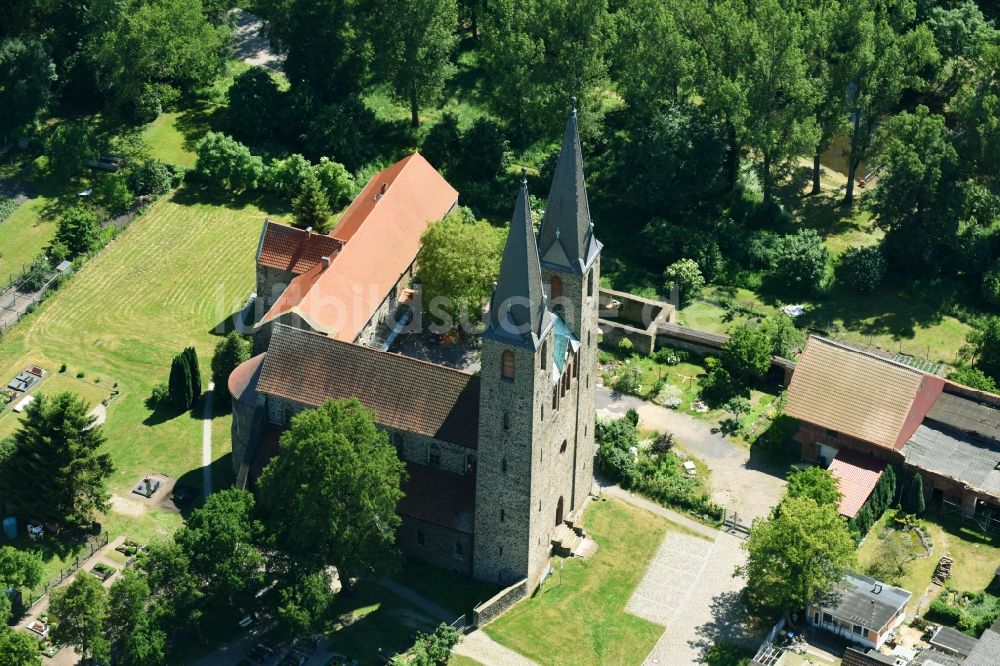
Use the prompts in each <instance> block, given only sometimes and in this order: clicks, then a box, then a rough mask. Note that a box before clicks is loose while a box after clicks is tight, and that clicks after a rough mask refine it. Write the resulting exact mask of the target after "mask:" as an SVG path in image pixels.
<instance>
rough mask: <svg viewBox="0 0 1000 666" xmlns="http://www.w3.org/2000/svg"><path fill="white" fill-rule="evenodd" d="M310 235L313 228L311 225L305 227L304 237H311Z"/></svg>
mask: <svg viewBox="0 0 1000 666" xmlns="http://www.w3.org/2000/svg"><path fill="white" fill-rule="evenodd" d="M312 235H313V228H312V227H306V238H311V237H312Z"/></svg>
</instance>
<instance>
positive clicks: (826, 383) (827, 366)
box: [785, 336, 924, 448]
mask: <svg viewBox="0 0 1000 666" xmlns="http://www.w3.org/2000/svg"><path fill="white" fill-rule="evenodd" d="M923 379H924V378H923V374H922V373H920V372H918V371H916V370H914V369H912V368H909V367H906V366H904V365H900V364H899V363H894V362H893V361H889V360H886V359H883V358H880V357H878V356H875V355H874V354H869V353H867V352H863V351H860V350H857V349H853V348H851V347H848V346H846V345H842V344H840V343H836V342H831V341H830V340H825V339H823V338H819V337H815V336H814V337H810V338H809V339H808V340H807V341H806V345H805V348H804V349H803V350H802V356H801V357H799V362H798V365H797V366H796V368H795V374H793V375H792V381H791V384H790V385H789V387H788V402H787V405H786V408H785V412H786V413H787V414H789V415H790V416H794V417H795V418H797V419H801V420H803V421H807V422H809V423H812V424H815V425H818V426H821V427H823V428H829V429H830V430H836V431H837V432H841V433H844V434H846V435H850V436H851V437H856V438H857V439H861V440H864V441H866V442H871V443H873V444H878V445H879V446H884V447H887V448H902V447H903V445H904V444H905V443H906V441H905V439H904V440H903V441H902V442H898V441H897V440H898V439H899V434H900V432H901V431H902V430H903V426H904V423H905V422H906V418H907V415H908V414H909V413H910V406H911V405H912V404H913V401H914V398H915V396H916V395H917V392H918V391H919V390H920V388H921V385H922V383H923Z"/></svg>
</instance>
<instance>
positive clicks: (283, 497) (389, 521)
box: [258, 399, 406, 581]
mask: <svg viewBox="0 0 1000 666" xmlns="http://www.w3.org/2000/svg"><path fill="white" fill-rule="evenodd" d="M405 475H406V471H405V467H404V465H403V463H402V462H401V461H400V460H399V457H398V456H397V455H396V450H395V448H393V446H392V445H391V444H390V443H389V437H388V435H387V434H386V433H385V432H384V431H382V430H379V429H378V428H376V427H375V422H374V414H373V413H372V412H370V411H369V410H367V409H365V407H364V406H362V405H361V403H360V402H358V401H357V400H356V399H349V400H343V401H340V402H335V401H332V400H331V401H328V402H326V403H325V404H323V405H322V406H320V407H317V408H316V409H309V410H306V411H304V412H301V413H300V414H298V415H296V416H294V417H293V418H292V423H291V428H290V429H289V430H288V431H287V432H286V433H285V434H284V435H282V437H281V442H280V446H279V450H278V455H277V456H276V457H275V458H274V459H273V460H271V462H270V463H268V465H267V467H265V468H264V471H263V472H262V473H261V476H260V481H259V483H258V485H259V488H260V503H261V508H262V510H263V516H264V523H265V526H266V527H267V529H268V531H269V533H270V535H271V538H272V539H273V547H274V548H275V549H276V550H277V551H278V552H279V553H281V554H283V555H284V556H285V558H286V560H287V562H288V563H289V568H291V569H298V570H304V571H312V572H315V571H322V570H323V569H324V568H325V567H327V566H335V567H336V568H337V570H338V572H340V577H341V580H342V581H346V579H347V576H348V575H349V574H350V572H352V571H358V570H376V571H378V570H382V569H384V568H385V567H386V566H387V565H390V564H391V563H392V562H393V561H394V559H395V554H396V546H395V539H396V528H397V527H398V526H399V516H397V515H396V503H397V502H398V501H399V499H400V498H401V497H402V495H403V493H402V490H400V484H401V483H402V480H403V478H404V477H405Z"/></svg>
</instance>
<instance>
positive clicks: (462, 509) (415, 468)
mask: <svg viewBox="0 0 1000 666" xmlns="http://www.w3.org/2000/svg"><path fill="white" fill-rule="evenodd" d="M406 471H407V472H408V473H409V478H408V479H407V480H406V481H405V482H404V483H403V493H404V495H403V499H401V500H400V501H399V504H398V505H397V507H396V509H397V510H398V511H399V514H400V515H401V516H409V517H410V518H415V519H417V520H422V521H424V522H426V523H431V524H432V525H440V526H441V527H447V528H450V529H453V530H456V531H458V532H464V533H466V534H472V530H473V524H474V521H473V515H474V514H475V507H476V480H475V479H474V478H473V477H471V476H459V475H457V474H450V473H448V472H442V471H440V470H436V469H433V468H430V467H427V466H425V465H418V464H415V463H407V464H406Z"/></svg>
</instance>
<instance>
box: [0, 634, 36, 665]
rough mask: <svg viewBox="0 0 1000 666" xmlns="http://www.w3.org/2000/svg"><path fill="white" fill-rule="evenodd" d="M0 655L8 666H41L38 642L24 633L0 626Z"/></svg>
mask: <svg viewBox="0 0 1000 666" xmlns="http://www.w3.org/2000/svg"><path fill="white" fill-rule="evenodd" d="M0 654H2V655H3V657H4V664H7V665H8V666H42V655H41V653H40V652H39V651H38V641H36V640H35V639H34V638H32V637H31V636H29V635H28V633H27V632H24V631H15V630H13V629H11V628H10V627H7V626H6V625H4V626H0Z"/></svg>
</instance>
